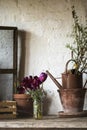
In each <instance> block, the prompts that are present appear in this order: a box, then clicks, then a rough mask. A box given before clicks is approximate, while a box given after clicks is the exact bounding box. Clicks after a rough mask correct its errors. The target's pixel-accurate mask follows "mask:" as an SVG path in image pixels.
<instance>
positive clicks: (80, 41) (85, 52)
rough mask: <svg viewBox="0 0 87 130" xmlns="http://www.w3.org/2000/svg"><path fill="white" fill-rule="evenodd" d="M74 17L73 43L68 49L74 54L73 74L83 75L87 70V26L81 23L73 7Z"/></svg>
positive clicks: (68, 45)
mask: <svg viewBox="0 0 87 130" xmlns="http://www.w3.org/2000/svg"><path fill="white" fill-rule="evenodd" d="M72 16H73V20H74V25H73V31H72V35H71V36H72V37H73V43H72V44H67V45H66V47H67V48H69V49H70V50H71V52H72V60H73V61H75V64H74V66H73V67H74V69H71V71H70V72H71V73H72V74H78V75H79V74H83V73H86V70H87V24H86V25H83V24H80V23H79V18H78V16H77V14H76V11H75V8H74V6H73V7H72Z"/></svg>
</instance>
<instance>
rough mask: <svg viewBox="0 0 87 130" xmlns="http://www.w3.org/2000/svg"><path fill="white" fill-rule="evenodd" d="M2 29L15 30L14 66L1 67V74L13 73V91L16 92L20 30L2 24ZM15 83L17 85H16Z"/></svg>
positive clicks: (0, 28)
mask: <svg viewBox="0 0 87 130" xmlns="http://www.w3.org/2000/svg"><path fill="white" fill-rule="evenodd" d="M1 30H12V31H13V61H12V62H13V67H12V68H1V69H0V74H13V93H15V90H14V88H15V87H17V42H18V41H17V40H18V30H17V27H10V26H0V31H1ZM14 83H15V85H16V86H15V87H14Z"/></svg>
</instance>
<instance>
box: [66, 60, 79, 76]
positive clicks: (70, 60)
mask: <svg viewBox="0 0 87 130" xmlns="http://www.w3.org/2000/svg"><path fill="white" fill-rule="evenodd" d="M71 61H73V62H75V63H76V64H77V62H76V61H75V60H73V59H70V60H68V61H67V63H66V68H65V72H66V74H67V67H68V64H69V62H71Z"/></svg>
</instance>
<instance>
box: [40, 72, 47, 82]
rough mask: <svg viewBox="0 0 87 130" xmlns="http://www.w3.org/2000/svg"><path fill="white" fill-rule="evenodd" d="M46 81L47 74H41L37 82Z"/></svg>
mask: <svg viewBox="0 0 87 130" xmlns="http://www.w3.org/2000/svg"><path fill="white" fill-rule="evenodd" d="M46 79H47V74H46V73H44V72H42V73H41V74H40V76H39V80H40V81H41V83H43V82H44V81H45V80H46Z"/></svg>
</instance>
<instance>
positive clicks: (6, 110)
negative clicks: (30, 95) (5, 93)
mask: <svg viewBox="0 0 87 130" xmlns="http://www.w3.org/2000/svg"><path fill="white" fill-rule="evenodd" d="M16 111H17V108H16V101H0V119H10V118H16V115H17V114H16Z"/></svg>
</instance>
